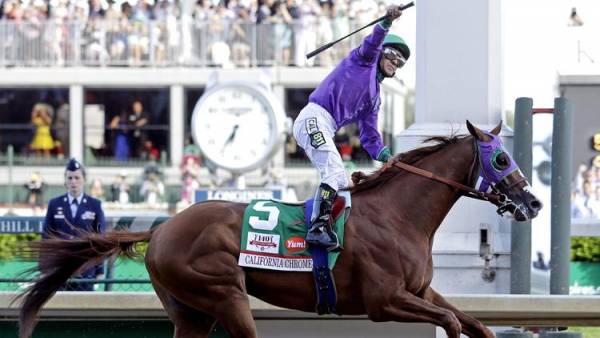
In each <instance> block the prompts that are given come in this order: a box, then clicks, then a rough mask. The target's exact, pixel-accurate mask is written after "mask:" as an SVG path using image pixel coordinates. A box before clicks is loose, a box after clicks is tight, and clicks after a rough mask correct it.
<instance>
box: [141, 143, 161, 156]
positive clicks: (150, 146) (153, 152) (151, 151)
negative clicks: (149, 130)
mask: <svg viewBox="0 0 600 338" xmlns="http://www.w3.org/2000/svg"><path fill="white" fill-rule="evenodd" d="M140 158H141V159H142V160H145V161H156V160H159V159H160V152H159V150H158V148H156V146H154V143H152V140H148V139H147V140H145V141H144V145H143V146H142V152H141V154H140Z"/></svg>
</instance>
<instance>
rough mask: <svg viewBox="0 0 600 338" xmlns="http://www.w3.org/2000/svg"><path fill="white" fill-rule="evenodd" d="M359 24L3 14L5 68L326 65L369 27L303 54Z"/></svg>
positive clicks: (0, 44) (0, 38)
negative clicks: (38, 18)
mask: <svg viewBox="0 0 600 338" xmlns="http://www.w3.org/2000/svg"><path fill="white" fill-rule="evenodd" d="M357 26H358V24H355V23H349V24H347V27H343V29H340V27H339V25H337V24H336V22H335V20H330V19H320V20H317V21H316V22H314V23H313V24H312V25H307V24H306V23H300V22H294V23H290V24H256V23H253V22H242V21H231V20H227V21H215V20H210V21H191V20H190V21H185V20H184V21H182V20H180V21H176V20H172V21H168V20H167V21H151V22H148V23H141V22H133V21H107V20H100V19H93V18H92V19H90V20H88V21H85V22H82V21H70V22H57V21H53V20H48V21H44V22H41V23H32V22H15V21H7V20H0V67H49V66H51V67H63V66H65V67H72V66H140V67H147V66H152V67H163V66H164V67H173V66H223V67H252V66H271V65H295V66H313V65H321V66H329V65H332V64H335V63H336V62H337V61H339V60H340V59H341V58H343V57H345V56H346V55H347V53H348V51H349V50H350V47H351V46H356V44H357V42H358V41H360V39H362V37H364V34H368V33H369V31H368V30H365V33H364V34H363V35H359V34H357V35H355V36H353V37H352V38H350V39H348V41H344V42H342V43H340V44H339V45H336V48H331V49H330V50H328V51H326V52H324V53H322V54H320V55H318V56H317V57H315V58H314V59H313V60H306V58H305V57H304V55H305V54H306V53H308V52H310V51H312V50H313V49H315V48H317V47H318V46H320V45H322V44H324V43H327V42H329V41H331V40H332V39H335V38H337V37H339V36H341V35H343V34H346V33H347V32H349V31H350V30H353V29H355V27H357ZM334 32H339V34H334ZM361 33H362V32H361ZM337 35H339V36H337Z"/></svg>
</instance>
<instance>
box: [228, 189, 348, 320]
mask: <svg viewBox="0 0 600 338" xmlns="http://www.w3.org/2000/svg"><path fill="white" fill-rule="evenodd" d="M312 205H313V200H312V199H310V200H308V201H306V202H304V203H285V202H281V201H276V200H253V201H252V202H250V203H249V204H248V206H247V207H246V210H245V212H244V220H243V224H242V235H241V250H240V257H239V260H238V264H239V265H240V266H246V267H252V268H259V269H269V270H280V271H304V272H309V271H312V273H313V277H314V279H315V286H316V290H317V294H316V303H317V312H318V313H319V314H327V313H336V310H335V304H336V291H335V282H334V279H333V275H332V273H331V270H332V269H333V267H334V266H335V263H336V261H337V258H338V256H339V254H340V252H328V251H327V249H326V248H317V247H309V246H308V244H307V243H306V241H305V240H304V238H305V237H306V233H307V231H308V228H309V227H310V218H311V214H312ZM350 206H351V202H350V193H349V192H347V191H340V192H338V197H337V198H336V200H335V202H334V205H333V213H332V214H333V219H334V224H333V229H334V231H335V232H336V233H337V235H338V238H339V240H340V245H342V246H343V243H344V242H343V241H344V223H345V221H346V218H347V217H348V214H349V211H350Z"/></svg>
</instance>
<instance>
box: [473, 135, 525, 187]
mask: <svg viewBox="0 0 600 338" xmlns="http://www.w3.org/2000/svg"><path fill="white" fill-rule="evenodd" d="M483 133H484V134H486V135H487V136H489V137H490V138H491V141H489V142H484V141H480V140H477V139H475V140H476V142H475V144H476V145H477V151H478V153H479V174H478V177H477V181H476V183H475V189H477V190H478V191H483V192H489V191H490V190H491V188H492V187H494V186H495V185H496V184H497V183H498V182H500V181H502V180H503V179H504V178H505V177H506V176H508V175H509V174H511V173H512V172H514V171H515V170H519V167H518V166H517V163H515V161H514V160H513V159H512V157H511V156H510V154H509V153H508V152H507V151H506V149H505V148H504V145H503V144H502V140H501V139H500V137H498V136H496V135H494V134H491V133H488V132H485V131H484V132H483ZM501 154H504V155H502V156H506V157H507V158H508V161H509V163H510V164H509V165H508V166H505V167H503V168H501V167H500V166H498V164H497V162H496V161H497V159H498V156H499V155H501Z"/></svg>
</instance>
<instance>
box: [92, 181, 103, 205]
mask: <svg viewBox="0 0 600 338" xmlns="http://www.w3.org/2000/svg"><path fill="white" fill-rule="evenodd" d="M90 196H92V197H93V198H96V199H98V200H100V201H105V200H106V199H105V197H104V188H103V187H102V181H100V180H99V179H97V178H96V179H94V180H93V181H92V184H91V185H90Z"/></svg>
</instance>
